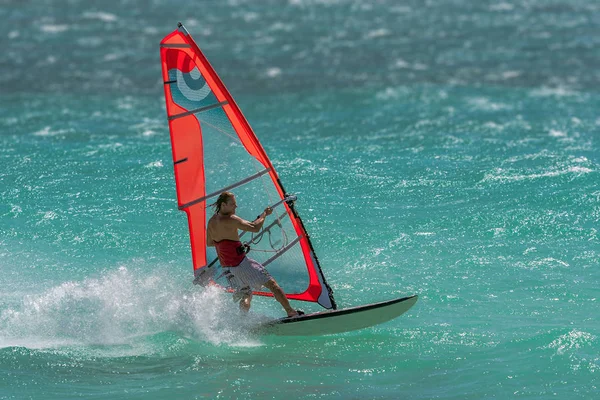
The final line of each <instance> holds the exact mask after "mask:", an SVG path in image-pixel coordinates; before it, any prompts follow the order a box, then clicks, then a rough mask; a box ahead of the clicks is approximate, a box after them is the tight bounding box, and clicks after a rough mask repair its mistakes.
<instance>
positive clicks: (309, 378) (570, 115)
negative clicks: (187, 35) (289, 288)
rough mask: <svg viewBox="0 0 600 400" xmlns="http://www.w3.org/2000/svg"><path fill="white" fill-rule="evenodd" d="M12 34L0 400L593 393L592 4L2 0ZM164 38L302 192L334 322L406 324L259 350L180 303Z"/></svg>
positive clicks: (223, 303) (599, 329)
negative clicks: (245, 122)
mask: <svg viewBox="0 0 600 400" xmlns="http://www.w3.org/2000/svg"><path fill="white" fill-rule="evenodd" d="M0 18H2V20H3V21H6V23H5V24H3V25H2V26H0V43H1V44H2V47H3V49H4V56H3V57H2V58H0V69H1V71H2V74H0V87H2V89H1V90H0V105H1V106H0V141H1V143H0V160H1V165H2V168H1V169H0V198H1V199H2V201H1V202H0V271H1V272H2V279H1V280H0V371H1V373H0V399H13V398H14V399H23V398H40V397H44V398H46V399H54V398H56V399H64V398H77V397H93V398H123V399H130V398H131V399H135V398H140V399H141V398H144V399H149V398H157V399H160V398H165V397H168V396H175V397H177V398H241V397H246V398H257V399H259V398H275V399H280V398H340V399H348V398H356V399H363V398H372V399H396V398H408V399H465V398H467V399H482V398H501V399H504V398H530V399H549V398H556V397H561V398H566V399H594V398H595V397H596V395H597V392H598V386H599V384H600V379H599V374H600V369H599V366H600V355H599V354H600V351H599V350H600V339H599V335H600V324H599V322H598V318H597V314H598V312H597V309H598V301H599V300H598V289H597V287H596V286H597V282H598V280H599V279H600V273H599V272H598V268H599V266H600V265H599V264H600V263H599V261H598V260H599V256H600V238H599V234H598V229H599V228H598V227H599V226H600V224H599V220H600V185H599V183H600V178H599V175H598V171H599V165H600V146H599V144H598V137H600V136H599V135H600V116H599V115H598V109H600V96H599V94H598V87H599V75H598V73H597V71H596V69H595V65H597V64H598V61H599V60H598V52H597V51H594V49H595V48H596V47H597V46H596V45H598V44H599V41H600V39H599V37H600V36H598V34H597V29H596V27H597V25H598V21H599V19H600V7H599V6H598V5H596V4H595V3H593V2H584V1H569V2H567V1H554V2H546V1H540V0H538V1H536V0H532V1H522V2H517V1H506V2H501V3H498V2H487V1H483V2H477V4H475V3H472V2H467V1H439V2H417V1H411V2H404V3H397V2H393V1H381V2H376V3H364V2H355V1H331V2H327V1H290V2H264V3H260V4H256V3H255V2H244V1H240V2H238V1H236V2H217V3H213V2H209V3H206V4H200V3H199V4H196V3H194V4H193V5H192V4H191V3H188V2H183V1H181V2H180V1H171V2H166V1H154V2H149V3H148V4H145V5H140V4H139V3H138V2H107V3H102V4H100V3H98V4H96V3H89V2H83V1H69V2H64V3H58V2H51V1H37V2H27V3H21V2H10V1H9V2H4V3H2V4H0ZM179 20H181V21H182V22H184V23H185V24H186V26H187V28H188V29H189V30H190V31H191V33H192V34H193V35H194V37H195V39H196V41H197V42H198V43H199V44H200V46H201V47H202V48H203V49H204V51H205V52H206V54H207V56H208V57H209V59H210V60H211V61H212V64H213V66H214V67H215V68H216V69H217V71H218V72H219V74H220V76H221V77H222V78H223V80H224V81H225V83H226V84H227V85H228V87H229V88H230V90H231V92H232V94H233V95H234V96H235V98H236V99H237V101H238V103H239V105H240V107H241V108H242V110H244V113H245V115H246V117H247V118H248V119H249V121H250V123H251V125H252V126H253V127H254V130H255V131H256V133H257V135H258V137H259V139H260V140H261V141H262V142H263V144H264V146H265V148H266V150H267V153H268V154H269V155H270V157H271V158H272V160H273V162H274V164H275V167H276V168H277V169H278V171H279V174H280V176H281V178H282V180H283V182H284V183H285V186H286V188H287V189H288V191H290V192H293V193H296V194H297V195H298V196H299V200H298V202H297V206H298V208H299V210H300V212H301V215H302V216H303V219H304V220H305V224H306V225H307V228H308V230H309V232H310V233H311V237H312V239H313V241H314V244H315V248H316V251H317V254H318V255H319V258H320V260H321V263H322V265H323V267H324V269H325V272H326V274H327V276H328V280H329V283H330V284H331V286H332V287H333V289H334V291H335V295H336V298H337V300H338V303H339V304H340V305H341V306H355V305H359V304H364V303H369V302H375V301H381V300H386V299H389V298H393V297H397V296H403V295H408V294H413V293H418V294H419V296H420V300H419V302H418V303H417V305H416V306H415V307H414V308H413V309H412V310H411V311H410V312H409V313H408V314H406V315H404V316H402V317H400V318H398V319H397V320H395V321H392V322H389V323H387V324H383V325H380V326H377V327H374V328H371V329H366V330H363V331H359V332H353V333H347V334H342V335H336V336H330V337H316V338H312V337H309V338H278V337H256V336H253V335H251V334H249V333H248V331H247V330H246V329H244V327H243V325H240V322H239V319H238V317H237V314H236V311H235V307H233V303H231V300H230V298H229V296H227V295H225V294H223V293H220V292H217V291H210V290H209V291H201V290H199V289H198V288H196V287H193V286H192V285H191V281H190V278H191V260H190V254H189V249H188V236H187V222H186V220H185V215H184V214H183V213H181V212H178V211H177V209H176V201H175V188H174V181H173V177H172V174H173V171H172V167H171V162H172V161H171V150H170V145H169V137H168V127H167V123H166V119H165V112H164V105H163V99H162V85H161V83H160V65H159V55H158V42H159V41H160V39H161V38H162V36H164V35H165V34H166V33H169V32H170V31H172V30H173V29H174V28H175V24H176V22H177V21H179ZM242 208H243V205H240V209H242ZM248 212H249V213H250V215H255V214H256V213H255V212H254V211H252V212H254V214H252V212H250V211H248ZM298 305H299V304H298ZM300 306H301V307H303V308H304V309H305V310H316V308H314V306H312V305H306V304H302V305H300ZM254 311H255V312H256V314H257V315H271V316H278V315H279V314H280V313H281V311H280V310H279V308H278V307H277V306H276V304H274V302H273V301H272V300H268V299H267V300H265V299H256V300H255V301H254ZM255 317H256V316H252V317H251V318H255Z"/></svg>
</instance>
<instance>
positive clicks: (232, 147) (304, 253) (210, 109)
mask: <svg viewBox="0 0 600 400" xmlns="http://www.w3.org/2000/svg"><path fill="white" fill-rule="evenodd" d="M160 46H161V49H160V54H161V61H162V73H163V80H164V88H165V100H166V106H167V116H168V120H169V129H170V132H171V145H172V151H173V162H174V168H175V183H176V186H177V200H178V205H179V209H180V210H183V211H185V212H186V213H187V216H188V226H189V231H190V242H191V248H192V260H193V266H194V275H195V277H196V281H200V282H201V281H214V282H216V283H218V284H220V285H222V286H227V283H226V281H225V280H224V279H223V278H222V277H221V276H220V274H221V273H220V266H219V264H218V260H217V258H216V255H215V252H214V249H213V248H207V247H206V223H207V220H208V218H210V214H211V212H212V210H211V208H210V207H208V204H211V203H213V202H214V201H215V200H216V197H217V196H218V195H219V194H220V193H221V192H222V191H225V190H230V191H233V192H234V193H235V194H236V197H237V199H238V204H239V205H240V207H239V208H238V214H240V216H241V217H242V218H245V219H248V220H253V219H254V218H255V216H256V214H258V213H260V212H261V211H262V210H263V209H264V208H265V207H266V206H272V207H273V208H274V212H273V214H272V215H271V216H270V217H268V219H267V220H266V221H265V224H264V226H263V230H262V231H261V232H259V233H258V234H248V233H246V234H242V235H241V239H242V241H243V242H245V243H248V244H250V246H251V248H252V250H251V253H250V257H251V258H253V259H256V260H257V261H259V262H261V263H262V264H263V265H265V266H266V267H267V268H268V270H269V272H270V273H271V274H272V275H273V276H274V278H275V279H276V280H277V281H278V283H279V284H280V285H281V286H282V287H283V288H284V290H285V291H286V293H287V297H288V298H289V299H294V300H303V301H311V302H318V303H319V304H320V305H322V306H323V307H325V308H335V301H334V300H333V295H332V292H331V289H330V288H329V286H328V285H327V283H326V281H325V278H324V276H323V273H322V271H321V269H320V266H319V263H318V260H317V258H316V256H315V254H314V250H313V248H312V245H311V244H310V240H309V238H308V234H307V233H306V230H305V228H304V225H303V224H302V220H301V219H300V217H299V216H298V214H297V212H296V209H295V206H294V200H295V197H293V196H288V195H287V194H286V192H285V190H284V189H283V186H282V184H281V182H280V180H279V177H278V176H277V173H276V172H275V168H273V165H272V164H271V161H270V160H269V158H268V157H267V154H266V153H265V151H264V149H263V147H262V145H261V144H260V142H259V141H258V139H257V137H256V135H255V134H254V132H253V131H252V128H250V125H249V124H248V122H247V121H246V119H245V118H244V116H243V114H242V112H241V111H240V109H239V107H238V106H237V104H236V103H235V101H234V100H233V98H232V97H231V95H230V94H229V92H228V91H227V89H226V88H225V85H224V84H223V82H221V80H220V79H219V77H218V75H217V74H216V72H215V71H214V69H213V68H212V66H211V65H210V64H209V62H208V60H207V59H206V57H205V56H204V54H203V53H202V52H201V51H200V49H199V48H198V46H197V45H196V43H195V42H194V40H193V39H192V37H191V36H190V35H189V33H188V32H187V30H186V29H185V28H184V27H183V26H182V25H181V24H179V28H178V29H177V30H175V31H174V32H173V33H171V34H169V35H167V36H166V37H165V38H164V39H163V40H162V42H161V43H160ZM244 212H245V213H246V215H244ZM255 294H258V295H263V296H271V295H272V294H271V293H267V292H256V293H255Z"/></svg>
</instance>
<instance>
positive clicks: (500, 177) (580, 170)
mask: <svg viewBox="0 0 600 400" xmlns="http://www.w3.org/2000/svg"><path fill="white" fill-rule="evenodd" d="M593 171H594V170H592V169H590V168H587V167H581V166H569V167H567V168H563V169H555V170H550V171H545V172H540V173H533V174H518V173H510V172H509V171H505V170H503V169H502V168H497V169H496V170H495V171H494V172H493V173H488V174H485V176H484V178H483V180H482V182H494V181H498V182H516V181H524V180H532V179H540V178H552V177H556V176H561V175H566V174H575V175H583V174H588V173H590V172H593Z"/></svg>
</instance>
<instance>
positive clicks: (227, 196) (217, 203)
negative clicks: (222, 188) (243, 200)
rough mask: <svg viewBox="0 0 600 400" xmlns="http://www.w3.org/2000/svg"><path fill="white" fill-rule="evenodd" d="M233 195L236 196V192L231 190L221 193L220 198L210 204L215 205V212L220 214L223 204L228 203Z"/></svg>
mask: <svg viewBox="0 0 600 400" xmlns="http://www.w3.org/2000/svg"><path fill="white" fill-rule="evenodd" d="M233 196H234V194H233V193H231V192H223V193H221V194H220V195H219V198H218V199H217V201H215V202H214V203H212V204H211V205H210V207H213V208H214V209H215V214H218V213H219V211H221V206H222V205H223V204H224V203H227V202H228V201H229V199H232V198H233Z"/></svg>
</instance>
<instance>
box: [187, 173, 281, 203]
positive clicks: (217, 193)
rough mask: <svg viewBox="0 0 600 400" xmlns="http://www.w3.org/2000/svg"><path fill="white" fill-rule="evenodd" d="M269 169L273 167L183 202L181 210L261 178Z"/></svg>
mask: <svg viewBox="0 0 600 400" xmlns="http://www.w3.org/2000/svg"><path fill="white" fill-rule="evenodd" d="M269 171H271V168H267V169H263V170H262V171H260V172H257V173H256V174H254V175H251V176H249V177H247V178H246V179H242V180H241V181H239V182H236V183H234V184H233V185H229V186H226V187H224V188H222V189H219V190H217V191H216V192H212V193H211V194H208V195H206V196H204V197H200V198H199V199H196V200H192V201H190V202H189V203H185V204H182V205H180V206H179V209H180V210H183V209H186V208H188V207H191V206H193V205H194V204H198V203H200V202H202V201H204V200H206V199H210V198H211V197H215V196H218V195H220V194H221V193H223V192H227V191H229V190H231V189H235V188H236V187H239V186H242V185H244V184H246V183H248V182H251V181H253V180H255V179H257V178H260V177H261V176H263V175H264V174H268V173H269Z"/></svg>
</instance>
